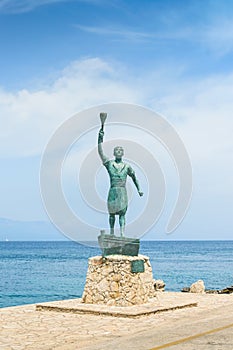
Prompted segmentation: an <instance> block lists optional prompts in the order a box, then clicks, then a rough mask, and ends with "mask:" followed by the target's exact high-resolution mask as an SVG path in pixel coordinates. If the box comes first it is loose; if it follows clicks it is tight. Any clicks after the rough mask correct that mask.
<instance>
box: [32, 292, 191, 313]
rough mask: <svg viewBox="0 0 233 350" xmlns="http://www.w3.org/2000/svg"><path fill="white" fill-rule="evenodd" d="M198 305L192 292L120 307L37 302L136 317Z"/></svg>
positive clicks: (65, 309)
mask: <svg viewBox="0 0 233 350" xmlns="http://www.w3.org/2000/svg"><path fill="white" fill-rule="evenodd" d="M196 306H197V302H196V301H195V299H194V297H193V296H192V295H190V294H189V295H187V294H186V295H181V294H178V295H176V297H174V296H173V297H171V295H170V294H169V293H158V294H157V297H156V298H152V299H150V302H149V303H146V304H141V305H134V306H124V307H120V306H107V305H100V304H84V303H83V302H82V299H71V300H62V301H55V302H49V303H41V304H37V305H36V310H37V311H56V312H70V313H76V314H93V315H104V316H114V317H127V318H136V317H141V316H147V315H151V314H156V313H160V312H165V311H170V310H177V309H183V308H188V307H196Z"/></svg>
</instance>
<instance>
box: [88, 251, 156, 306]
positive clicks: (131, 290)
mask: <svg viewBox="0 0 233 350" xmlns="http://www.w3.org/2000/svg"><path fill="white" fill-rule="evenodd" d="M153 297H155V289H154V280H153V275H152V268H151V264H150V261H149V258H148V257H147V256H144V255H139V256H126V255H109V256H107V257H101V256H95V257H92V258H90V259H89V266H88V271H87V277H86V285H85V288H84V292H83V297H82V302H83V303H86V304H104V305H114V306H132V305H140V304H144V303H147V302H148V301H149V299H150V298H153Z"/></svg>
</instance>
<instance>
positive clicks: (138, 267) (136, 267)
mask: <svg viewBox="0 0 233 350" xmlns="http://www.w3.org/2000/svg"><path fill="white" fill-rule="evenodd" d="M144 271H145V266H144V260H134V261H131V272H132V273H140V272H144Z"/></svg>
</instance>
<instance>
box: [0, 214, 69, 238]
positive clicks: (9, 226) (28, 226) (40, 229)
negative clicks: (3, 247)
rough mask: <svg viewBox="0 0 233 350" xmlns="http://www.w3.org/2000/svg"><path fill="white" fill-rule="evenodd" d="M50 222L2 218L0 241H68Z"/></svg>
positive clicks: (0, 220) (0, 219)
mask: <svg viewBox="0 0 233 350" xmlns="http://www.w3.org/2000/svg"><path fill="white" fill-rule="evenodd" d="M66 239H67V238H66V237H65V236H63V235H62V234H61V233H60V231H58V230H57V229H56V228H55V227H54V226H53V225H52V223H51V222H50V221H16V220H10V219H6V218H0V241H6V240H9V241H47V240H49V241H50V240H52V241H59V240H66Z"/></svg>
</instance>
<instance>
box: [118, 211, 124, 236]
mask: <svg viewBox="0 0 233 350" xmlns="http://www.w3.org/2000/svg"><path fill="white" fill-rule="evenodd" d="M119 223H120V230H121V236H124V233H125V215H119Z"/></svg>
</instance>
